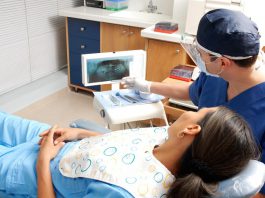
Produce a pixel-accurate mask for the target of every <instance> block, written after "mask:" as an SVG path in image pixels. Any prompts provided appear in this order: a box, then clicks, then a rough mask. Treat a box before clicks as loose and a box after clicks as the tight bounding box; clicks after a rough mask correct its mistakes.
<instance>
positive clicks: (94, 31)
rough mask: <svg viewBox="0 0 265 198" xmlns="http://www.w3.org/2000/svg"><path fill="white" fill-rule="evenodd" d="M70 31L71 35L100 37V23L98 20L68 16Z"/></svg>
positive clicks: (97, 38) (91, 37)
mask: <svg viewBox="0 0 265 198" xmlns="http://www.w3.org/2000/svg"><path fill="white" fill-rule="evenodd" d="M68 31H69V32H68V33H69V36H72V35H75V36H78V37H85V38H90V39H96V40H99V39H100V23H99V22H96V21H88V20H82V19H74V18H68Z"/></svg>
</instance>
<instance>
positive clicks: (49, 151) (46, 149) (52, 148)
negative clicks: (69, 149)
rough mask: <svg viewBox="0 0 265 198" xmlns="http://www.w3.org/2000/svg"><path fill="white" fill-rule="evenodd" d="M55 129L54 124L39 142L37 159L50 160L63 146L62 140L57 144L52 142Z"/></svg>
mask: <svg viewBox="0 0 265 198" xmlns="http://www.w3.org/2000/svg"><path fill="white" fill-rule="evenodd" d="M55 130H56V126H55V127H53V128H51V129H50V130H49V131H48V132H46V135H45V136H44V137H43V138H42V141H41V143H40V152H39V158H38V159H39V160H44V161H50V160H51V159H53V158H54V157H55V156H56V155H57V153H58V152H59V150H60V149H61V148H62V147H63V145H64V143H63V142H61V143H59V144H57V145H55V144H54V141H53V138H54V135H55ZM39 160H38V161H39Z"/></svg>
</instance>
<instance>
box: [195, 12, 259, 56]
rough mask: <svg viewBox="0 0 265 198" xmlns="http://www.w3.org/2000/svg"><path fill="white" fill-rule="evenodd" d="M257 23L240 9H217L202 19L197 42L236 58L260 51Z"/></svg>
mask: <svg viewBox="0 0 265 198" xmlns="http://www.w3.org/2000/svg"><path fill="white" fill-rule="evenodd" d="M259 39H260V35H259V32H258V27H257V25H256V24H255V23H254V22H253V21H251V19H250V18H248V17H247V16H245V15H244V14H243V13H241V12H240V11H232V10H228V9H216V10H212V11H209V12H208V13H206V14H205V15H204V16H203V17H202V18H201V20H200V23H199V27H198V31H197V42H198V43H199V45H201V46H202V47H203V48H205V49H207V50H209V51H211V52H215V53H218V54H221V55H227V56H229V57H231V58H234V59H241V58H242V59H244V58H247V57H250V56H253V55H257V54H258V53H259V48H260V41H259Z"/></svg>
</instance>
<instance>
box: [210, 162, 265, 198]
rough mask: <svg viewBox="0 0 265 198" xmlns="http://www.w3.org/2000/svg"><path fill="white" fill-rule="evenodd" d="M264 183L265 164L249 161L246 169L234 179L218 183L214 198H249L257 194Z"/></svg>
mask: <svg viewBox="0 0 265 198" xmlns="http://www.w3.org/2000/svg"><path fill="white" fill-rule="evenodd" d="M264 182H265V164H263V163H262V162H259V161H256V160H250V162H249V163H248V165H247V167H246V168H245V169H244V170H243V171H241V172H240V173H239V174H237V175H235V176H234V177H232V178H230V179H227V180H224V181H222V182H220V183H219V187H218V194H217V196H215V197H214V198H226V197H227V198H228V197H229V198H237V197H238V198H249V197H252V196H253V195H255V194H257V193H258V192H259V191H260V189H261V188H262V186H263V185H264Z"/></svg>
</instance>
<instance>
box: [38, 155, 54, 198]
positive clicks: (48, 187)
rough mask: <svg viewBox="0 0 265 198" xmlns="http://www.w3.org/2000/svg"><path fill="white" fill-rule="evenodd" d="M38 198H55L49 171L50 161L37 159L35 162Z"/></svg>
mask: <svg viewBox="0 0 265 198" xmlns="http://www.w3.org/2000/svg"><path fill="white" fill-rule="evenodd" d="M37 176H38V180H37V181H38V198H46V197H49V198H55V193H54V189H53V185H52V177H51V171H50V160H47V159H41V158H39V160H38V162H37Z"/></svg>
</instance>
